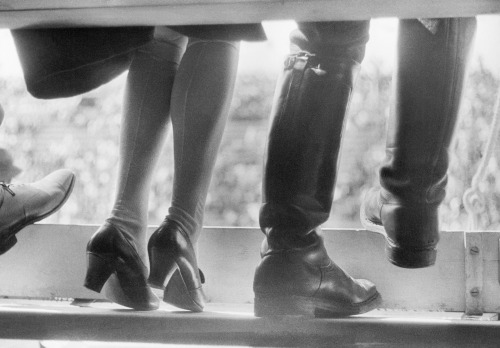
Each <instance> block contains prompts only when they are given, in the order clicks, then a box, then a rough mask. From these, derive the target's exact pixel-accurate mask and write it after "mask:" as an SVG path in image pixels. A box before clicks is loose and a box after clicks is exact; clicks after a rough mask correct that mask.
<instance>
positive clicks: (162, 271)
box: [148, 248, 179, 290]
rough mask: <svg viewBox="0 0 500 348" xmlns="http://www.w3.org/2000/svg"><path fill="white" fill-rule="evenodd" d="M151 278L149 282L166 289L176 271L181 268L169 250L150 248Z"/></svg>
mask: <svg viewBox="0 0 500 348" xmlns="http://www.w3.org/2000/svg"><path fill="white" fill-rule="evenodd" d="M149 264H150V271H149V278H148V284H149V285H150V286H151V287H153V288H155V289H161V290H164V289H165V287H166V286H167V284H168V282H169V280H170V278H171V277H172V275H173V274H174V272H175V271H176V270H177V269H178V268H179V267H178V266H177V263H176V262H175V259H174V258H172V257H171V256H170V255H169V253H168V252H166V251H165V250H161V249H159V248H151V249H150V250H149Z"/></svg>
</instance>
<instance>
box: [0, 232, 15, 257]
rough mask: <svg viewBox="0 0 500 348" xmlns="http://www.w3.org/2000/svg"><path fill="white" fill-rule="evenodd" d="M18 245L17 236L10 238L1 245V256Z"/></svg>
mask: <svg viewBox="0 0 500 348" xmlns="http://www.w3.org/2000/svg"><path fill="white" fill-rule="evenodd" d="M16 243H17V238H16V236H15V235H12V236H10V237H9V238H7V239H6V240H4V241H2V242H1V243H0V255H2V254H5V253H6V252H7V251H9V250H10V249H11V248H12V247H13V246H14V245H16Z"/></svg>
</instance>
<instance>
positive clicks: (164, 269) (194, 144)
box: [148, 40, 239, 311]
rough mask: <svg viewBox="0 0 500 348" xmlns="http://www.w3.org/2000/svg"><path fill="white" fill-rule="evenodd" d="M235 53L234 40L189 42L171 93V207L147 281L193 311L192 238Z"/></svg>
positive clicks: (199, 292) (197, 288)
mask: <svg viewBox="0 0 500 348" xmlns="http://www.w3.org/2000/svg"><path fill="white" fill-rule="evenodd" d="M238 55H239V44H238V43H233V42H225V41H200V40H193V41H191V42H190V43H189V45H188V48H187V50H186V53H185V54H184V57H183V58H182V62H181V65H180V67H179V71H178V72H177V76H176V79H175V83H174V88H173V91H172V106H171V115H172V126H173V134H174V158H175V175H174V187H173V194H172V206H171V208H170V209H169V215H168V216H167V218H166V219H165V221H164V222H163V223H162V224H161V225H160V227H159V228H158V229H157V230H156V231H155V233H154V234H153V236H152V237H151V239H150V240H149V245H148V249H149V257H150V261H151V273H150V276H149V284H151V286H153V287H155V288H159V289H164V290H165V292H164V294H163V300H164V301H165V302H167V303H169V304H172V305H174V306H177V307H180V308H184V309H187V310H191V311H202V310H203V306H204V303H205V295H204V293H203V289H202V283H203V277H202V276H201V273H200V272H199V270H198V264H197V258H196V241H197V239H198V236H199V234H200V231H201V227H202V222H203V211H204V206H205V199H206V196H207V191H208V186H209V184H210V179H211V177H212V171H213V168H214V164H215V159H216V156H217V151H218V148H219V145H220V142H221V139H222V133H223V131H224V127H225V124H226V120H227V116H228V111H229V104H230V101H231V98H232V92H233V87H234V82H235V79H236V71H237V65H238Z"/></svg>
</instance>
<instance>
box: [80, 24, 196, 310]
mask: <svg viewBox="0 0 500 348" xmlns="http://www.w3.org/2000/svg"><path fill="white" fill-rule="evenodd" d="M186 41H187V39H186V38H185V37H184V36H181V35H179V34H177V33H175V32H173V31H170V30H169V29H167V28H157V30H156V32H155V40H154V41H153V42H151V43H149V44H147V45H146V46H143V47H142V48H140V49H138V50H137V51H136V53H135V56H134V58H133V60H132V63H131V66H130V70H129V74H128V78H127V86H126V91H125V98H124V104H123V120H122V129H121V139H120V164H119V168H118V171H119V174H118V186H117V192H116V198H115V203H114V206H113V209H112V212H111V215H110V217H109V218H108V219H107V222H106V223H105V224H104V225H103V226H101V228H100V229H99V230H98V231H97V232H96V233H95V234H94V236H93V237H92V239H91V240H90V242H89V244H88V246H87V255H88V270H87V277H86V279H85V286H86V287H87V288H89V289H92V290H94V291H97V292H100V291H101V290H102V288H103V286H104V285H105V286H104V292H105V294H106V297H107V298H108V299H110V300H112V301H114V302H116V303H119V304H121V305H124V306H127V307H131V308H134V309H140V310H150V309H156V308H157V307H158V299H157V298H156V296H154V294H153V293H152V292H151V289H150V288H149V286H148V285H147V283H146V280H147V277H148V266H147V265H148V262H147V253H146V227H147V213H148V198H149V189H150V182H151V178H152V174H153V170H154V167H155V164H156V160H157V158H158V156H159V153H160V151H161V147H162V145H163V143H164V139H165V135H166V129H167V124H168V120H169V119H168V116H169V111H170V100H171V92H172V87H173V84H174V78H175V75H176V72H177V68H178V65H179V62H180V60H181V57H182V54H183V52H184V49H185V45H186Z"/></svg>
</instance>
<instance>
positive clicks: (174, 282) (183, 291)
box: [163, 269, 206, 312]
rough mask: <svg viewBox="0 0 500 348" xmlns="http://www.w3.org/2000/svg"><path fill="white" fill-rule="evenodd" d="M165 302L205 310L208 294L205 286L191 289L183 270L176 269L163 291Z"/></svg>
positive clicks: (192, 309) (186, 308)
mask: <svg viewBox="0 0 500 348" xmlns="http://www.w3.org/2000/svg"><path fill="white" fill-rule="evenodd" d="M163 302H165V303H168V304H171V305H173V306H175V307H178V308H182V309H185V310H188V311H192V312H203V308H204V307H205V302H206V296H205V293H204V291H203V288H202V287H201V286H200V287H199V288H196V289H193V290H189V288H188V286H187V285H186V282H185V281H184V278H183V277H182V274H181V271H180V270H179V269H176V270H175V272H174V274H173V275H172V277H171V278H170V281H169V282H168V284H167V286H166V287H165V291H164V293H163Z"/></svg>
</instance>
